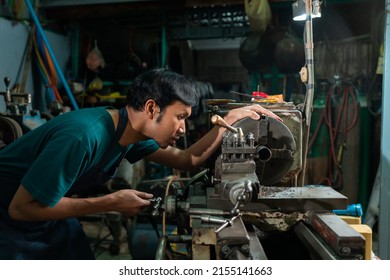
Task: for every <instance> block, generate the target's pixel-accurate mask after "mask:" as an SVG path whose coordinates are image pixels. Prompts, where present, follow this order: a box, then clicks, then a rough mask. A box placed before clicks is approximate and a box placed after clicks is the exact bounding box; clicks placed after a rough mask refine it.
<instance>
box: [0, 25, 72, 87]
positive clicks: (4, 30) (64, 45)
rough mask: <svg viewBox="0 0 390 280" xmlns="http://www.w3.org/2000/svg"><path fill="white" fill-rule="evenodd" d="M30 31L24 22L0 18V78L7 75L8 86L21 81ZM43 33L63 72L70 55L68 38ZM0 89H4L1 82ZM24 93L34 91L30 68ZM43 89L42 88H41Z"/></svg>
mask: <svg viewBox="0 0 390 280" xmlns="http://www.w3.org/2000/svg"><path fill="white" fill-rule="evenodd" d="M29 32H30V27H28V26H26V25H25V24H22V23H19V22H15V21H11V20H7V19H4V18H0V36H1V37H2V40H1V41H2V42H1V52H0V78H1V81H3V79H4V77H9V78H10V80H11V84H10V86H11V87H13V86H14V85H15V84H18V83H20V82H21V79H22V75H23V71H24V63H25V54H24V52H25V48H26V44H27V40H28V36H29ZM45 35H46V37H47V40H48V41H49V43H50V45H51V47H52V50H53V53H54V55H55V57H56V60H57V62H58V65H59V66H60V67H61V69H62V70H63V72H65V71H66V65H67V62H68V59H69V55H70V45H69V39H68V38H67V36H65V35H61V34H58V33H55V32H53V31H47V30H45ZM0 84H1V91H3V90H4V89H5V85H4V83H3V82H0ZM25 91H26V93H31V94H33V93H34V90H33V82H32V72H31V68H30V70H29V72H28V76H27V80H26V89H25ZM42 91H44V89H42Z"/></svg>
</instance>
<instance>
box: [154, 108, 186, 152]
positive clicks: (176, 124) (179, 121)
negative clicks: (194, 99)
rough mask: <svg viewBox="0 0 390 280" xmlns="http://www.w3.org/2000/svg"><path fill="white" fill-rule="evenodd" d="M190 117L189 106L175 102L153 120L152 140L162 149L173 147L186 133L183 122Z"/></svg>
mask: <svg viewBox="0 0 390 280" xmlns="http://www.w3.org/2000/svg"><path fill="white" fill-rule="evenodd" d="M190 115H191V106H188V105H185V104H183V103H182V102H180V101H175V102H174V103H172V104H171V105H169V106H167V107H165V109H164V111H163V112H160V113H159V114H157V115H156V117H155V118H153V124H152V126H153V127H152V130H153V133H154V137H153V138H154V140H156V142H157V143H158V144H159V146H160V147H161V148H163V149H165V148H166V147H168V146H169V145H172V146H174V145H175V144H176V142H177V140H178V139H179V138H180V136H181V135H183V134H184V133H185V132H186V124H185V120H186V119H187V118H188V117H189V116H190Z"/></svg>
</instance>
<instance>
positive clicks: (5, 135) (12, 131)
mask: <svg viewBox="0 0 390 280" xmlns="http://www.w3.org/2000/svg"><path fill="white" fill-rule="evenodd" d="M22 135H23V131H22V128H21V127H20V125H19V124H18V123H17V122H16V121H15V120H13V119H11V118H8V117H4V116H0V148H1V146H2V145H8V144H10V143H11V142H12V141H14V140H16V139H18V138H19V137H21V136H22Z"/></svg>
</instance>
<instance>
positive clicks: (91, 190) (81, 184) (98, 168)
mask: <svg viewBox="0 0 390 280" xmlns="http://www.w3.org/2000/svg"><path fill="white" fill-rule="evenodd" d="M127 121H128V118H127V110H126V108H122V109H121V110H119V122H118V126H117V128H116V131H115V134H114V137H113V138H112V140H111V143H110V146H109V147H108V149H107V150H106V151H105V153H104V154H103V156H102V158H101V160H100V161H99V163H98V164H96V165H95V166H93V167H91V168H90V169H89V170H88V171H87V172H85V173H84V174H82V175H81V176H80V177H79V178H78V179H77V181H76V182H75V183H74V184H73V185H72V187H71V188H70V189H69V191H68V192H67V193H66V196H71V195H75V194H76V195H81V196H88V195H93V194H98V193H99V190H100V188H99V187H101V186H102V185H103V184H105V183H106V182H107V181H108V180H110V179H111V178H112V177H113V176H114V175H115V172H116V169H117V167H118V166H119V164H120V162H121V161H122V159H123V157H124V156H125V155H126V152H127V149H126V148H125V149H123V151H122V153H121V154H120V156H119V158H118V159H117V160H116V161H115V163H114V165H113V166H111V168H110V169H109V170H108V172H105V171H104V167H105V166H106V165H107V164H108V163H109V162H110V155H111V152H112V151H113V150H114V149H115V146H116V145H117V144H118V142H119V139H120V138H121V136H122V134H123V132H124V131H125V128H126V125H127Z"/></svg>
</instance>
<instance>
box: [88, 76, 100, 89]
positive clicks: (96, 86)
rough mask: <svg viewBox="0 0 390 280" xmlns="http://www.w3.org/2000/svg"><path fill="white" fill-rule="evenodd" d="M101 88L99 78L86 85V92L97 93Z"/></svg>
mask: <svg viewBox="0 0 390 280" xmlns="http://www.w3.org/2000/svg"><path fill="white" fill-rule="evenodd" d="M102 88H103V81H102V80H101V79H99V78H95V79H93V80H92V81H91V82H90V83H89V85H88V91H99V90H102Z"/></svg>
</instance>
